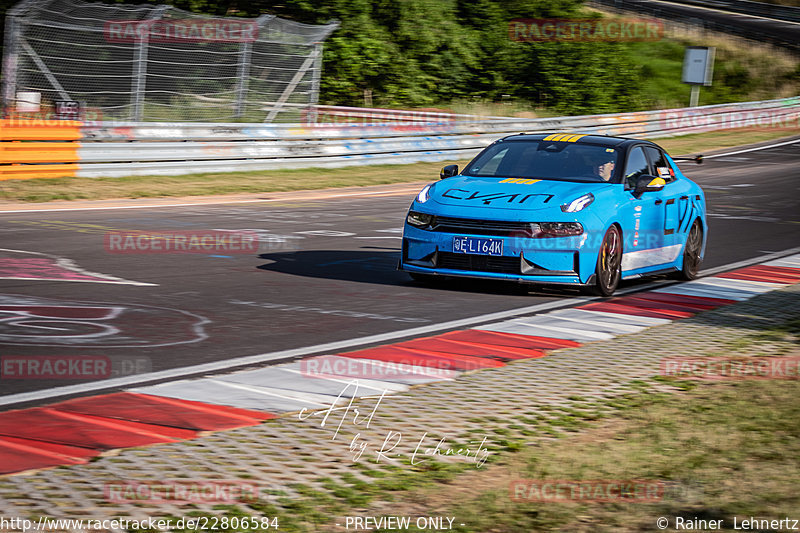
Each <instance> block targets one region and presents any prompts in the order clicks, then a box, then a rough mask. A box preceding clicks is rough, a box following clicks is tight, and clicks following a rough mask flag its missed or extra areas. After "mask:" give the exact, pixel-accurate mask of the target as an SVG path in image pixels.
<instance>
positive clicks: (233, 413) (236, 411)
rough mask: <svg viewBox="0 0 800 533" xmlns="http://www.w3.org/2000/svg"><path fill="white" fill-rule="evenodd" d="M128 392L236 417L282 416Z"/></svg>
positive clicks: (260, 418) (267, 417)
mask: <svg viewBox="0 0 800 533" xmlns="http://www.w3.org/2000/svg"><path fill="white" fill-rule="evenodd" d="M128 394H135V395H136V396H143V397H146V398H158V399H159V400H160V401H163V402H168V403H171V404H174V405H186V406H188V407H195V408H197V409H212V410H214V411H218V412H221V413H225V414H228V415H230V416H234V417H237V416H238V417H243V418H256V419H258V420H270V419H272V418H278V416H280V415H277V414H275V413H268V412H267V411H253V410H251V409H243V408H241V407H233V406H230V405H217V404H212V403H205V402H197V401H194V400H181V399H179V398H167V397H163V396H153V395H150V394H141V393H138V392H130V393H128Z"/></svg>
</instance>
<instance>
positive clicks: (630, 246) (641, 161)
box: [622, 145, 665, 273]
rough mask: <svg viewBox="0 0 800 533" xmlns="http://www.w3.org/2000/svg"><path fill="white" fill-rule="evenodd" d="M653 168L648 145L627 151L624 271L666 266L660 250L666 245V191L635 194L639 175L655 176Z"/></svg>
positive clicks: (624, 176) (624, 173) (624, 178)
mask: <svg viewBox="0 0 800 533" xmlns="http://www.w3.org/2000/svg"><path fill="white" fill-rule="evenodd" d="M654 170H655V169H654V167H652V165H651V164H650V160H649V158H648V157H647V154H646V152H645V146H643V145H635V146H633V147H631V148H630V149H629V150H628V156H627V158H626V160H625V168H624V169H623V180H624V184H625V190H626V191H627V194H629V195H630V197H629V205H630V207H629V209H628V210H627V211H628V213H627V217H626V218H627V220H626V227H625V228H623V232H624V233H625V235H624V250H623V252H624V253H623V256H622V270H623V273H625V272H626V271H628V272H629V271H632V270H638V269H642V268H648V267H653V266H656V265H659V264H663V263H664V262H665V261H664V260H663V259H662V258H661V256H662V254H661V249H662V247H663V246H664V225H665V218H664V216H665V210H664V195H663V191H654V192H645V193H643V194H642V195H641V196H640V197H639V198H636V197H635V196H634V195H633V190H634V188H635V183H636V180H637V178H638V177H639V176H643V175H651V176H652V175H654Z"/></svg>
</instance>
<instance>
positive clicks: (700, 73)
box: [681, 46, 714, 85]
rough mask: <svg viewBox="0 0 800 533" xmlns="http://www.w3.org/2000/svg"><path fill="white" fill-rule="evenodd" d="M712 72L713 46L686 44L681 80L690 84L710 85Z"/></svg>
mask: <svg viewBox="0 0 800 533" xmlns="http://www.w3.org/2000/svg"><path fill="white" fill-rule="evenodd" d="M713 73H714V47H713V46H687V47H686V54H685V55H684V56H683V75H682V76H681V81H682V82H683V83H690V84H692V85H711V77H712V75H713Z"/></svg>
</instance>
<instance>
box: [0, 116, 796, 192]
mask: <svg viewBox="0 0 800 533" xmlns="http://www.w3.org/2000/svg"><path fill="white" fill-rule="evenodd" d="M792 133H796V132H787V131H764V130H756V129H741V130H730V131H725V132H714V133H701V134H695V135H686V136H683V137H674V138H669V139H660V140H656V142H658V144H660V145H662V146H663V147H664V148H666V149H667V151H668V152H670V153H672V154H676V155H677V154H684V153H698V152H701V151H707V150H712V149H718V148H727V147H732V146H739V145H742V144H747V143H754V142H761V141H768V140H772V139H778V138H782V137H786V136H787V135H790V134H792ZM467 162H468V161H465V160H462V161H445V162H441V163H415V164H411V165H375V166H369V167H349V168H336V169H322V168H307V169H292V170H265V171H253V172H229V173H210V174H187V175H183V176H131V177H126V178H57V179H36V180H8V181H2V182H0V200H5V201H9V202H48V201H53V200H102V199H110V198H155V197H175V196H210V195H224V194H235V193H264V192H278V191H299V190H311V189H327V188H334V187H358V186H367V185H384V184H391V183H408V182H413V181H432V180H435V179H437V177H438V175H439V169H440V168H441V167H442V166H443V165H444V164H448V163H457V164H458V165H459V167H462V168H463V166H464V165H465V164H466V163H467Z"/></svg>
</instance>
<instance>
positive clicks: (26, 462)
mask: <svg viewBox="0 0 800 533" xmlns="http://www.w3.org/2000/svg"><path fill="white" fill-rule="evenodd" d="M42 444H46V443H40V442H36V441H29V440H26V439H13V440H12V439H11V438H7V437H3V438H0V475H3V474H13V473H14V472H22V471H23V470H34V469H38V468H50V467H53V466H61V465H77V464H83V463H87V462H89V461H88V458H84V457H72V456H70V455H64V454H61V453H56V452H54V451H52V449H48V448H44V447H40V446H41V445H42ZM51 446H52V445H51ZM64 448H67V447H66V446H65V447H64Z"/></svg>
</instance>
